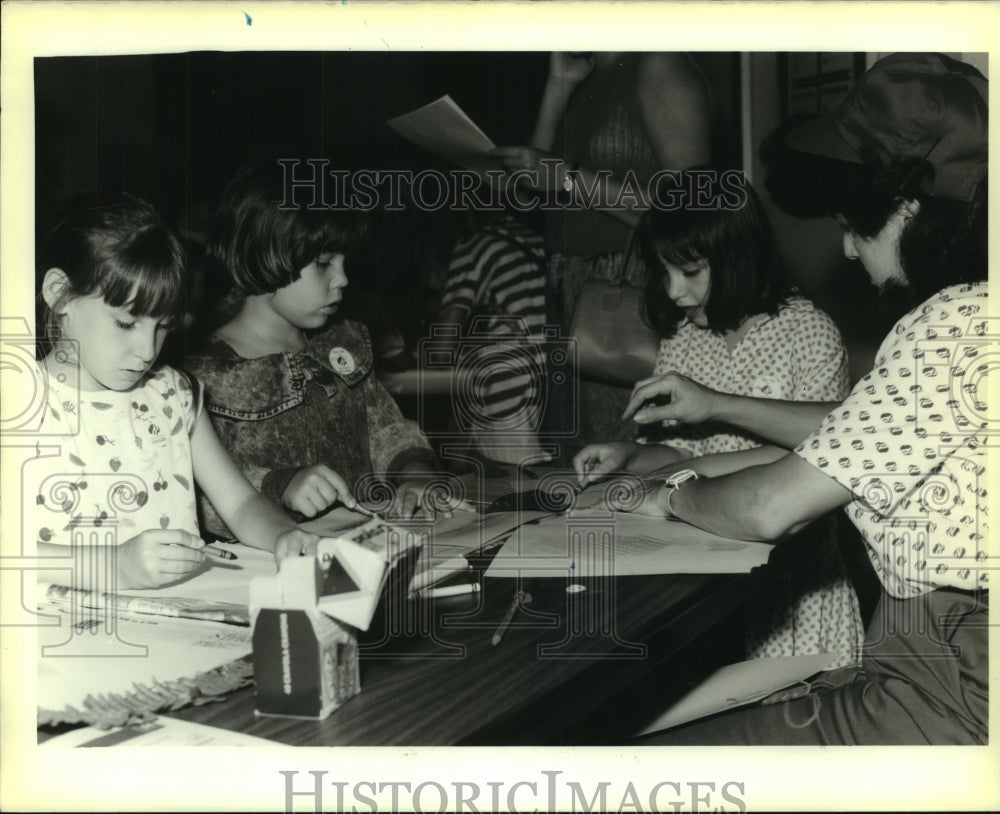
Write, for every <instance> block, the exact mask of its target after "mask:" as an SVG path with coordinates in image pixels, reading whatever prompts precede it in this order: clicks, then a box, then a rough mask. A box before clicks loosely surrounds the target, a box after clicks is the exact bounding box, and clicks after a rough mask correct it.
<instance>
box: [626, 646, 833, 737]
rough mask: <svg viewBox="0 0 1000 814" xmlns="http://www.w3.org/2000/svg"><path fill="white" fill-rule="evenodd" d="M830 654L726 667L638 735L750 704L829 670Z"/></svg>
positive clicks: (768, 659)
mask: <svg viewBox="0 0 1000 814" xmlns="http://www.w3.org/2000/svg"><path fill="white" fill-rule="evenodd" d="M833 660H834V655H833V654H831V653H818V654H811V655H807V656H787V657H776V658H763V659H751V660H750V661H741V662H738V663H736V664H727V665H726V666H725V667H721V668H720V669H718V670H716V671H715V672H714V673H712V675H710V676H709V677H708V678H707V679H705V680H704V681H703V682H702V683H701V684H699V685H698V686H697V687H695V688H694V689H693V690H691V692H689V693H688V694H687V695H685V696H684V697H683V698H682V699H681V700H680V701H678V702H677V703H676V704H673V705H672V706H671V707H670V708H669V709H668V710H666V712H664V713H663V714H661V715H660V716H659V717H657V718H656V720H654V721H653V722H652V723H650V724H648V725H647V726H646V727H645V728H643V730H642V731H641V732H639V733H638V735H648V734H650V733H651V732H660V731H661V730H664V729H671V728H672V727H675V726H679V725H680V724H684V723H687V722H688V721H693V720H696V719H697V718H704V717H706V716H708V715H714V714H715V713H717V712H724V711H725V710H727V709H735V708H737V707H741V706H744V705H746V704H752V703H754V702H755V701H760V700H761V699H762V698H766V697H767V696H769V695H770V694H771V693H773V692H777V691H778V690H780V689H783V688H785V687H790V686H791V685H792V684H795V683H796V682H798V681H803V680H805V679H807V678H809V677H810V676H812V675H815V674H816V673H819V672H821V671H823V670H827V669H829V668H830V665H831V664H832V663H833Z"/></svg>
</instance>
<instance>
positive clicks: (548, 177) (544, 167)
mask: <svg viewBox="0 0 1000 814" xmlns="http://www.w3.org/2000/svg"><path fill="white" fill-rule="evenodd" d="M489 154H490V157H491V158H493V159H494V160H496V161H497V163H499V164H500V166H501V167H503V168H504V169H505V170H507V172H508V173H522V175H519V176H518V179H521V180H523V181H524V183H526V184H527V185H528V186H529V187H531V188H532V189H537V190H546V189H559V188H561V186H562V183H563V180H564V179H565V175H566V171H567V169H568V168H569V165H568V164H567V163H566V162H565V161H564V160H563V159H561V158H559V157H558V156H554V155H552V153H549V152H546V151H545V150H539V149H538V148H537V147H528V146H527V145H521V146H517V147H497V148H496V149H494V150H490V153H489Z"/></svg>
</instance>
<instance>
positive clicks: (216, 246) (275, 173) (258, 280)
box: [206, 157, 366, 295]
mask: <svg viewBox="0 0 1000 814" xmlns="http://www.w3.org/2000/svg"><path fill="white" fill-rule="evenodd" d="M323 173H329V162H325V161H314V162H313V163H309V162H308V161H307V160H306V159H293V158H281V159H280V161H279V159H278V158H277V157H267V158H261V159H257V160H255V161H252V162H251V163H250V164H248V165H246V166H245V167H244V168H243V169H242V170H240V172H239V173H237V175H236V177H235V178H233V180H232V181H230V183H229V185H228V186H227V187H226V189H225V192H224V193H223V195H222V200H221V202H220V204H219V209H218V213H217V215H216V218H215V221H214V223H213V226H212V228H211V232H210V235H209V241H208V247H207V255H206V272H207V274H208V275H209V277H210V278H212V277H214V278H216V279H215V280H214V281H213V282H214V283H215V285H216V286H218V281H219V279H218V278H221V277H223V276H225V277H228V280H229V281H230V283H231V285H232V286H233V287H235V288H236V289H237V290H238V291H239V292H240V293H242V294H244V295H254V294H270V293H272V292H274V291H277V290H278V289H279V288H283V287H284V286H286V285H288V284H289V283H293V282H295V281H296V280H297V279H298V278H299V274H300V273H301V271H302V269H303V268H305V267H306V266H308V265H309V264H310V263H311V262H313V261H314V260H315V259H316V258H317V257H319V255H321V254H323V253H324V252H337V253H341V254H347V253H348V252H350V251H351V250H352V249H354V248H356V247H357V246H358V245H359V244H360V243H361V241H362V240H363V239H364V236H365V232H366V218H365V216H364V214H363V213H362V212H359V211H356V210H346V209H340V208H338V209H331V208H329V207H327V206H326V203H327V202H326V201H324V200H323V195H322V194H321V193H322V189H323V188H322V187H321V186H320V178H321V176H322V175H323ZM314 174H315V175H314ZM313 177H315V178H316V179H317V182H316V184H315V185H314V187H313V189H309V186H308V185H303V184H302V183H301V180H302V179H303V178H313ZM293 180H294V181H297V182H300V183H299V184H298V185H297V186H296V185H294V184H293V183H292V181H293ZM326 180H327V181H328V182H329V183H328V184H327V186H328V187H330V186H332V180H331V179H330V178H329V177H327V179H326Z"/></svg>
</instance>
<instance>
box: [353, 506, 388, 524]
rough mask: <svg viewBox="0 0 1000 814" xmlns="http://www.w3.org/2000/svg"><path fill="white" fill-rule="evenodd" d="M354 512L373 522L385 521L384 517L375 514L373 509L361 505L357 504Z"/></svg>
mask: <svg viewBox="0 0 1000 814" xmlns="http://www.w3.org/2000/svg"><path fill="white" fill-rule="evenodd" d="M351 511H352V512H357V513H358V514H363V515H364V516H365V517H370V518H371V519H372V520H383V521H384V520H385V518H384V517H382V515H380V514H378V513H376V512H373V511H372V510H371V509H369V508H367V507H365V506H362V505H361V504H360V503H357V504H355V506H354V508H353V509H351Z"/></svg>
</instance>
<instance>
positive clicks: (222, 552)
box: [202, 545, 239, 560]
mask: <svg viewBox="0 0 1000 814" xmlns="http://www.w3.org/2000/svg"><path fill="white" fill-rule="evenodd" d="M202 551H204V552H205V553H206V554H211V555H212V556H213V557H218V558H219V559H222V560H238V559H239V557H237V556H236V555H235V554H234V553H233V552H232V551H226V549H224V548H216V547H215V546H214V545H207V546H205V547H204V548H203V549H202Z"/></svg>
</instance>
